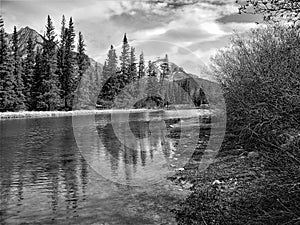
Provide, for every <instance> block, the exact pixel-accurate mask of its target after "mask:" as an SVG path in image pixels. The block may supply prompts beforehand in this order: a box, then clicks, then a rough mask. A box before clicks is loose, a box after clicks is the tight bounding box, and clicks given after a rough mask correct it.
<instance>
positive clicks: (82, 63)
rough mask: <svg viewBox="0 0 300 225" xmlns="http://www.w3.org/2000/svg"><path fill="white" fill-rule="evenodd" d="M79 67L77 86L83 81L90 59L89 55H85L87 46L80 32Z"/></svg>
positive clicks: (78, 46)
mask: <svg viewBox="0 0 300 225" xmlns="http://www.w3.org/2000/svg"><path fill="white" fill-rule="evenodd" d="M77 66H78V80H77V84H78V83H80V80H81V79H82V77H83V74H84V72H85V71H86V69H87V67H88V58H87V55H86V54H85V44H84V40H83V35H82V33H81V32H79V35H78V45H77Z"/></svg>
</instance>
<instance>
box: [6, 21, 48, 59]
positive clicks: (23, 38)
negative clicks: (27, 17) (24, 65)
mask: <svg viewBox="0 0 300 225" xmlns="http://www.w3.org/2000/svg"><path fill="white" fill-rule="evenodd" d="M12 36H13V35H12V34H8V39H9V43H10V44H11V43H12ZM18 37H19V44H18V45H19V49H20V53H21V55H22V56H25V55H26V45H27V42H28V39H29V37H31V38H32V40H33V43H34V44H35V46H34V49H35V50H36V49H37V47H38V46H41V43H42V42H43V37H42V35H41V34H39V33H38V32H37V31H35V30H34V29H31V28H30V27H28V26H27V27H23V28H21V29H20V30H18Z"/></svg>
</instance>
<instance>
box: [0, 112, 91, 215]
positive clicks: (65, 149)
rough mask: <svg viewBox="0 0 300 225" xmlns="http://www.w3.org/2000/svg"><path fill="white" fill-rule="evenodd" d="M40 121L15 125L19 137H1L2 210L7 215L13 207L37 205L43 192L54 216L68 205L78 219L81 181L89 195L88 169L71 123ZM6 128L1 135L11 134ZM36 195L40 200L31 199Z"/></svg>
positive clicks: (68, 210)
mask: <svg viewBox="0 0 300 225" xmlns="http://www.w3.org/2000/svg"><path fill="white" fill-rule="evenodd" d="M24 121H25V120H24ZM38 121H42V122H39V123H37V120H28V121H26V124H21V123H20V124H19V125H17V124H12V125H14V126H13V129H14V130H15V131H16V134H13V135H10V134H9V135H8V137H9V138H6V137H5V135H3V136H2V135H1V137H0V154H1V157H0V188H1V193H0V197H1V208H2V209H1V211H2V212H5V210H6V209H8V208H7V207H8V205H9V204H12V205H15V204H16V205H17V206H19V207H21V205H23V206H22V207H24V205H25V204H24V203H26V204H29V205H30V204H31V203H32V202H33V203H37V202H38V201H41V199H42V196H43V195H38V194H40V193H43V194H46V196H47V197H48V198H49V199H50V202H49V204H50V205H51V209H52V212H53V214H54V213H56V211H57V209H59V208H61V207H60V206H59V204H62V202H64V203H65V204H66V207H67V215H68V216H74V213H75V208H78V199H79V197H80V186H79V181H80V182H81V184H82V192H85V189H86V185H87V183H88V178H87V177H88V166H87V164H86V162H85V160H84V159H83V158H82V157H81V155H80V154H79V152H78V150H77V146H76V142H75V139H74V136H73V131H72V126H71V125H72V124H71V120H70V118H57V119H53V118H52V119H42V120H38ZM4 127H5V126H1V134H2V131H3V132H4V133H6V134H7V133H9V132H8V131H7V130H4ZM4 133H3V134H4ZM49 137H50V138H49ZM45 140H47V141H46V142H45ZM34 194H36V195H37V197H38V198H37V199H35V198H27V196H32V195H34ZM39 198H40V199H39ZM13 199H17V201H18V202H17V203H16V202H14V201H13ZM42 201H43V199H42ZM34 209H35V208H34V206H32V209H31V210H34ZM14 210H16V209H14ZM8 213H11V212H10V210H8Z"/></svg>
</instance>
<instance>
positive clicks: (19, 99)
mask: <svg viewBox="0 0 300 225" xmlns="http://www.w3.org/2000/svg"><path fill="white" fill-rule="evenodd" d="M12 54H13V76H14V81H15V83H14V91H15V94H16V99H15V107H14V108H15V110H16V111H19V110H24V109H25V104H24V102H25V98H24V94H23V91H24V83H23V76H22V65H21V57H20V52H19V38H18V32H17V28H16V26H14V32H13V36H12Z"/></svg>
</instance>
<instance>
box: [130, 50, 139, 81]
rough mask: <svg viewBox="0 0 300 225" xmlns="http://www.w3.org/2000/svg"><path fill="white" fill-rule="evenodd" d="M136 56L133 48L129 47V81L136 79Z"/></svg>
mask: <svg viewBox="0 0 300 225" xmlns="http://www.w3.org/2000/svg"><path fill="white" fill-rule="evenodd" d="M136 64H137V63H136V56H135V48H134V47H131V49H130V67H129V70H130V81H129V82H133V81H135V80H137V77H138V75H137V67H136Z"/></svg>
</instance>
